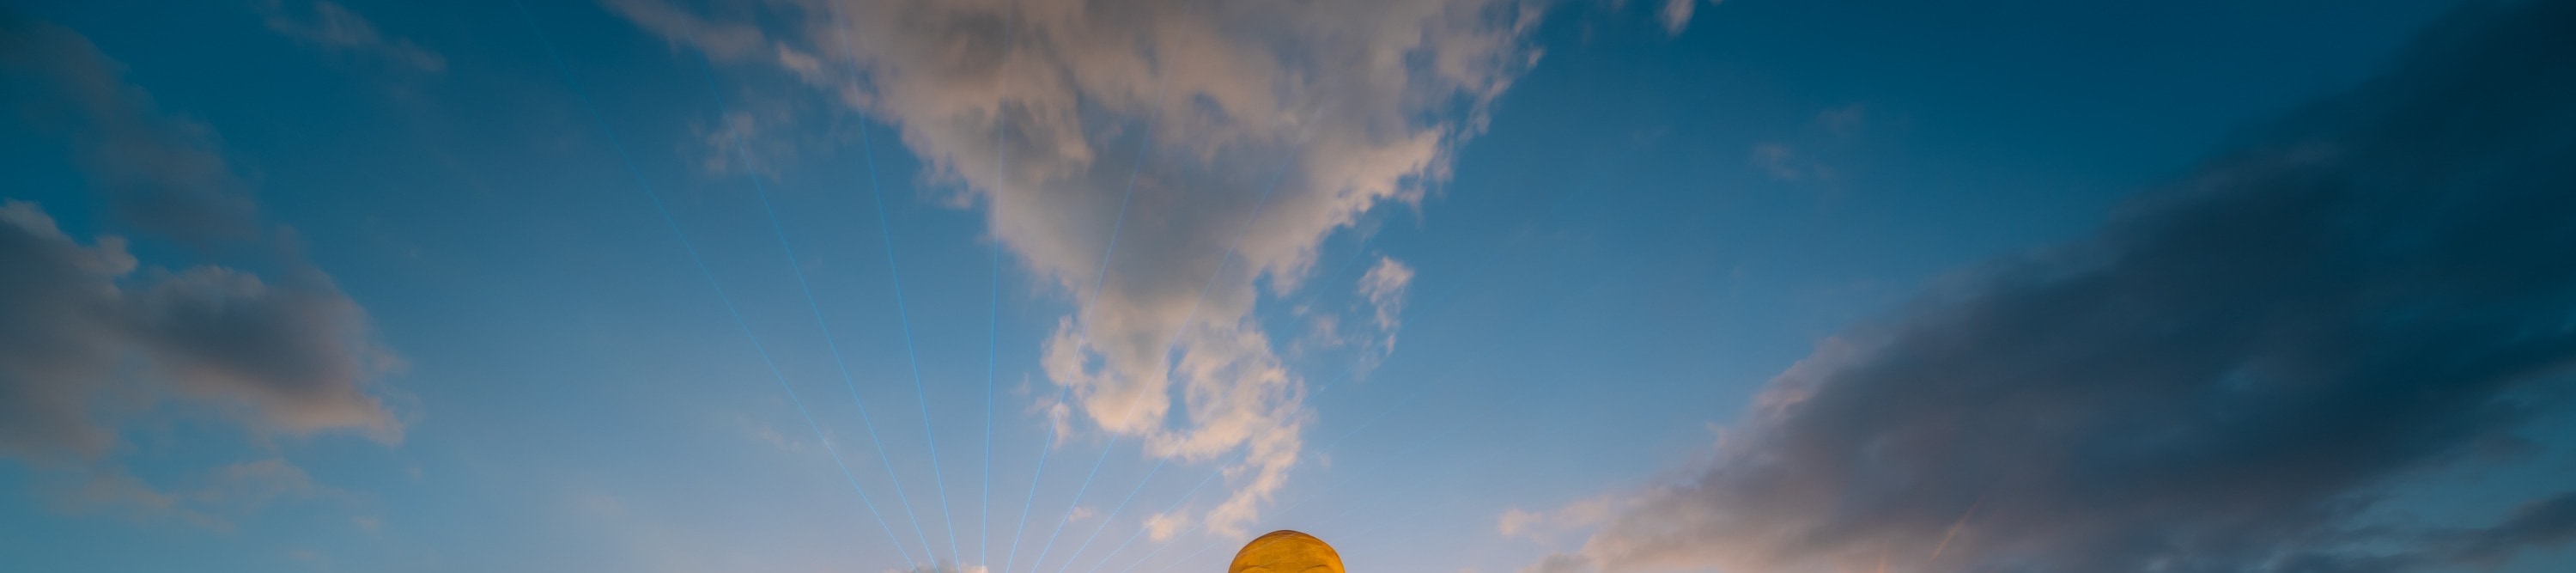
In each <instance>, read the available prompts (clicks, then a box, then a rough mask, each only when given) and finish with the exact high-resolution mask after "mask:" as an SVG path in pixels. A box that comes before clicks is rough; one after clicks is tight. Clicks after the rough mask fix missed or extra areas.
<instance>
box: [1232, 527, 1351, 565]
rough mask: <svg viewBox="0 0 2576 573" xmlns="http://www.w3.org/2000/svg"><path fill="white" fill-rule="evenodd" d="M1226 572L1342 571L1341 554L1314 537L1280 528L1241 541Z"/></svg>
mask: <svg viewBox="0 0 2576 573" xmlns="http://www.w3.org/2000/svg"><path fill="white" fill-rule="evenodd" d="M1225 573H1343V572H1342V554H1340V553H1336V552H1334V551H1333V546H1332V545H1329V544H1326V543H1324V540H1322V539H1316V538H1315V536H1312V535H1307V534H1304V533H1299V532H1295V531H1289V530H1285V529H1282V530H1278V531H1273V532H1270V533H1268V534H1265V535H1262V536H1261V537H1256V538H1253V540H1252V542H1251V543H1246V544H1243V550H1242V551H1238V552H1235V554H1234V564H1232V565H1228V566H1226V568H1225Z"/></svg>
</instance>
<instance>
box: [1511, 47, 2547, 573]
mask: <svg viewBox="0 0 2576 573" xmlns="http://www.w3.org/2000/svg"><path fill="white" fill-rule="evenodd" d="M2570 29H2576V3H2571V2H2564V1H2548V2H2508V3H2479V4H2474V5H2471V6H2470V7H2468V8H2464V9H2463V10H2462V11H2460V12H2458V13H2456V14H2454V15H2452V16H2450V17H2448V18H2447V19H2446V20H2445V21H2443V22H2441V23H2439V24H2438V25H2436V26H2435V27H2433V28H2432V29H2430V30H2429V31H2428V32H2427V33H2426V34H2425V35H2424V36H2423V37H2422V38H2421V39H2419V41H2418V42H2417V43H2416V44H2415V45H2413V46H2412V47H2410V48H2409V51H2408V52H2407V53H2406V54H2405V55H2404V57H2402V58H2401V59H2400V60H2399V61H2397V62H2396V63H2395V67H2394V69H2393V70H2392V71H2390V72H2389V73H2387V74H2386V75H2384V76H2382V77H2380V78H2378V79H2377V80H2375V81H2373V82H2371V83H2369V84H2368V85H2366V86H2364V87H2361V88H2359V89H2357V90H2355V91H2353V92H2351V93H2348V94H2345V95H2342V96H2338V97H2334V98H2330V99H2327V100H2324V101H2321V102H2318V103H2316V104H2315V105H2313V106H2311V107H2310V108H2308V109H2306V110H2304V111H2302V112H2300V113H2298V114H2294V115H2293V116H2292V117H2290V118H2289V119H2287V120H2286V121H2283V122H2281V123H2280V124H2279V125H2276V126H2272V128H2270V129H2268V130H2266V131H2265V132H2264V133H2270V134H2273V136H2271V137H2268V138H2262V139H2260V140H2257V141H2254V142H2252V143H2251V144H2249V145H2248V146H2246V147H2244V148H2241V149H2240V150H2238V151H2236V152H2233V153H2230V154H2226V155H2223V156H2221V157H2220V158H2219V159H2217V160H2215V161H2214V162H2212V163H2211V164H2209V165H2208V166H2207V167H2206V168H2205V169H2203V170H2202V171H2201V172H2199V173H2198V174H2197V175H2195V176H2193V177H2191V178H2189V179H2188V180H2186V181H2184V182H2182V183H2181V184H2180V185H2177V186H2176V187H2174V188H2171V189H2164V190H2160V191H2158V192H2154V193H2149V194H2147V195H2145V196H2143V197H2142V198H2140V199H2139V200H2137V201H2136V202H2135V203H2133V204H2131V205H2130V206H2129V207H2128V208H2127V209H2126V210H2125V211H2124V212H2123V213H2122V214H2121V215H2120V216H2119V217H2117V218H2116V220H2115V221H2114V222H2113V223H2111V224H2109V225H2108V226H2107V227H2106V228H2104V229H2102V230H2101V231H2100V232H2099V233H2098V234H2097V235H2095V236H2093V237H2091V238H2089V239H2087V240H2084V241H2081V242H2077V243H2074V244H2069V245H2064V246H2061V247H2058V248H2054V249H2050V250H2047V251H2045V252H2041V253H2037V254H2032V255H2029V256H2024V257H2019V258H2014V259H2010V260H2005V261H2000V262H1996V263H1994V264H1992V265H1989V266H1987V267H1984V268H1979V269H1975V270H1973V271H1972V272H1970V273H1967V274H1966V276H1964V277H1961V278H1958V279H1957V280H1955V281H1951V282H1949V283H1946V284H1945V285H1943V286H1942V287H1940V288H1936V289H1935V290H1934V292H1932V293H1931V294H1929V295H1926V296H1925V297H1924V298H1923V299H1921V300H1920V301H1918V303H1917V304H1915V305H1914V306H1913V307H1911V308H1910V309H1908V310H1907V311H1905V312H1903V313H1901V314H1900V315H1898V316H1895V317H1893V319H1892V320H1888V321H1886V322H1884V323H1880V324H1877V325H1875V326H1871V327H1865V328H1861V329H1858V330H1856V331H1854V332H1850V333H1847V334H1846V335H1845V336H1841V337H1838V338H1835V339H1832V340H1830V341H1828V342H1827V343H1825V344H1824V345H1822V347H1821V348H1820V349H1819V350H1817V351H1816V352H1815V353H1814V354H1813V355H1811V356H1809V357H1807V358H1806V359H1805V360H1804V361H1802V362H1800V363H1799V364H1797V365H1796V366H1795V367H1793V368H1791V369H1789V370H1788V371H1786V372H1784V373H1782V374H1780V375H1779V376H1778V377H1777V378H1775V379H1774V380H1772V382H1771V383H1770V386H1769V388H1768V389H1767V390H1766V391H1765V392H1764V394H1763V395H1762V396H1761V397H1760V398H1759V400H1758V402H1757V404H1756V405H1755V406H1754V407H1753V408H1752V410H1751V411H1750V412H1749V413H1748V414H1747V416H1746V417H1745V421H1743V422H1742V423H1741V424H1740V425H1738V426H1736V427H1733V428H1730V429H1729V430H1728V433H1727V434H1726V435H1725V436H1724V437H1723V438H1722V439H1721V440H1720V441H1719V444H1718V448H1717V450H1716V451H1715V453H1714V454H1713V457H1712V458H1710V459H1709V460H1707V461H1706V462H1705V464H1704V465H1701V466H1699V467H1698V468H1697V469H1695V470H1692V471H1690V472H1688V473H1687V474H1685V475H1683V476H1680V477H1678V478H1676V479H1672V480H1669V481H1666V482H1664V483H1662V484H1661V485H1657V486H1653V487H1650V488H1647V489H1644V490H1643V491H1637V492H1631V495H1628V496H1625V498H1624V502H1623V503H1621V504H1620V506H1619V507H1620V509H1619V510H1618V511H1616V512H1613V513H1611V514H1609V515H1601V516H1596V517H1594V518H1592V521H1591V523H1593V524H1596V525H1597V529H1595V530H1594V532H1593V533H1592V534H1591V535H1590V537H1589V538H1588V540H1586V541H1585V542H1584V544H1583V545H1582V547H1581V549H1580V550H1579V551H1576V552H1572V553H1567V554H1560V555H1556V556H1552V557H1549V558H1547V559H1545V560H1543V561H1542V562H1541V563H1539V564H1536V565H1533V566H1532V568H1531V569H1532V570H1534V571H1545V572H1558V571H1587V570H1590V571H1608V572H1629V571H1663V570H1684V569H1690V570H1705V569H1715V570H1723V571H1875V570H1887V571H2007V572H2012V571H2034V572H2036V571H2171V572H2255V571H2283V572H2288V571H2309V572H2340V571H2433V570H2457V569H2459V568H2461V567H2464V566H2478V565H2493V564H2498V563H2502V562H2504V561H2505V560H2507V559H2510V558H2511V556H2512V555H2514V554H2516V553H2517V552H2520V551H2524V550H2526V549H2529V548H2534V547H2544V546H2550V545H2556V544H2564V543H2567V542H2568V541H2570V540H2571V538H2576V495H2570V494H2560V495H2556V496H2554V497H2543V498H2540V499H2532V500H2529V504H2528V505H2526V506H2524V507H2523V509H2521V510H2520V511H2517V512H2514V513H2513V514H2512V515H2508V516H2505V517H2504V518H2502V520H2501V521H2499V522H2496V523H2494V524H2493V525H2489V526H2483V527H2466V528H2459V529H2437V528H2431V527H2428V526H2422V525H2409V523H2410V522H2406V521H2397V520H2391V519H2387V518H2385V516H2379V515H2375V514H2373V513H2372V512H2373V511H2374V510H2378V509H2385V507H2384V506H2385V505H2386V504H2384V503H2382V502H2383V501H2384V500H2386V499H2387V498H2388V496H2390V495H2393V494H2394V493H2395V492H2397V491H2398V490H2399V489H2400V488H2402V487H2403V486H2404V485H2405V482H2406V479H2407V478H2408V477H2410V476H2413V475H2419V474H2416V473H2415V472H2419V471H2424V470H2429V469H2433V468H2441V467H2448V466H2452V465H2455V464H2461V463H2472V461H2471V460H2470V458H2471V456H2470V454H2472V453H2474V452H2477V451H2480V450H2481V449H2482V448H2484V447H2486V446H2489V445H2493V444H2497V443H2505V442H2511V441H2513V440H2516V439H2517V437H2516V435H2515V433H2516V431H2517V430H2519V429H2522V428H2524V427H2525V423H2526V422H2529V421H2532V420H2533V419H2535V418H2536V417H2539V416H2544V415H2553V414H2563V413H2565V412H2566V411H2567V410H2566V406H2567V405H2568V404H2567V398H2569V393H2570V391H2571V390H2576V259H2570V258H2569V257H2568V253H2576V192H2570V191H2569V190H2571V189H2576V161H2569V158H2571V157H2576V60H2571V59H2569V58H2566V57H2565V56H2564V54H2569V53H2576V35H2570V34H2567V33H2566V30H2570ZM1540 515H1542V514H1531V513H1525V512H1523V513H1514V514H1512V516H1511V518H1510V519H1509V520H1507V521H1506V523H1505V524H1504V526H1505V527H1506V528H1508V529H1512V530H1514V531H1519V530H1526V529H1528V528H1530V527H1533V521H1534V520H1536V519H1539V517H1534V516H1540Z"/></svg>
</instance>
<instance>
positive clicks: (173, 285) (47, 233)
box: [0, 14, 402, 481]
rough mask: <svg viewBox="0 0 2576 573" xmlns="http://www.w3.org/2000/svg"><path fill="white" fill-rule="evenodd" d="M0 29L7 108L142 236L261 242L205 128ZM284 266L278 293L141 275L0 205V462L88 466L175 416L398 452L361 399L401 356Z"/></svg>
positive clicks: (197, 277) (101, 247)
mask: <svg viewBox="0 0 2576 573" xmlns="http://www.w3.org/2000/svg"><path fill="white" fill-rule="evenodd" d="M0 28H5V33H0V76H5V77H6V78H7V79H8V80H9V82H8V85H9V86H10V88H9V89H8V90H7V91H5V92H0V96H6V102H7V103H8V104H11V105H12V107H15V108H16V109H17V110H19V111H21V112H25V113H26V114H27V115H26V117H27V118H28V119H30V123H31V124H33V125H34V126H36V127H39V128H43V129H67V130H68V131H67V132H66V133H68V135H67V137H66V139H67V140H69V143H70V145H71V147H72V148H73V149H74V151H75V152H76V153H77V154H79V155H80V156H81V157H82V159H83V161H84V163H83V167H85V168H86V169H87V171H88V174H89V175H90V177H91V178H92V180H93V181H94V182H96V183H97V184H98V185H99V187H100V189H101V191H102V192H103V193H104V194H105V195H107V197H108V199H109V201H110V203H111V204H113V205H115V206H117V207H118V208H119V209H120V212H122V213H124V214H125V215H127V216H128V217H129V218H130V219H131V220H132V222H134V223H135V224H136V225H137V226H138V227H139V228H141V229H144V230H147V231H151V232H155V233H159V234H164V235H168V236H171V237H174V238H178V239H181V240H188V241H203V240H210V239H217V238H226V237H233V236H244V235H248V236H255V235H256V232H257V231H256V226H257V222H256V221H255V220H253V216H254V215H255V213H256V211H255V209H253V207H252V205H251V203H250V201H249V196H248V193H247V191H248V189H247V186H246V185H245V184H244V183H243V182H242V181H241V180H240V178H239V177H237V176H235V175H234V174H233V172H232V171H231V168H230V167H229V165H228V162H227V161H226V160H225V159H224V157H223V156H222V155H221V154H220V153H219V152H218V151H217V150H216V148H215V147H214V146H213V141H214V137H213V133H212V132H211V131H209V130H207V129H205V128H204V127H203V126H202V125H198V124H196V123H193V122H189V121H186V120H183V119H177V118H171V117H166V116H164V115H162V114H161V113H159V112H158V111H156V110H155V109H154V108H153V107H152V105H151V102H150V99H149V98H148V97H146V96H145V95H144V94H143V93H142V92H141V90H139V89H137V88H134V87H133V86H130V85H127V84H125V83H124V82H123V80H122V79H120V78H119V75H120V74H121V69H122V68H121V66H120V65H119V64H117V63H116V62H115V61H113V60H111V59H108V58H107V57H106V56H105V55H103V54H100V53H99V52H98V51H97V49H96V48H94V47H93V46H92V45H91V44H90V43H89V41H88V40H87V39H86V38H83V37H82V36H80V35H79V34H77V33H74V32H72V31H70V30H67V29H63V28H61V27H59V26H54V25H51V24H46V23H39V22H32V21H26V20H21V19H15V18H14V17H10V16H7V15H5V14H0ZM66 123H67V124H66ZM288 258H292V257H288ZM281 266H282V267H284V269H285V270H284V272H283V280H277V281H272V280H267V279H263V278H261V277H259V276H256V275H253V274H251V273H248V272H244V271H240V270H236V269H233V268H229V267H223V266H215V265H199V266H194V267H188V268H184V269H177V270H172V269H163V268H157V267H146V266H145V265H143V264H142V262H141V261H138V260H137V259H136V258H135V256H134V255H133V254H132V253H131V252H129V251H128V250H127V248H126V241H125V239H124V238H122V237H118V236H113V235H106V236H99V237H96V238H94V239H93V240H91V241H89V242H88V243H86V244H84V243H83V242H82V241H80V240H78V239H76V238H74V237H72V236H70V235H69V234H67V233H65V232H63V231H62V229H61V228H60V227H59V226H58V225H56V223H55V221H54V219H53V218H52V217H51V216H49V215H47V214H46V213H45V212H44V211H43V210H42V209H40V208H39V207H38V206H37V205H35V204H33V203H28V202H24V201H17V200H8V201H6V202H0V316H6V317H8V319H7V320H5V321H0V454H8V455H15V456H20V457H23V458H27V459H36V460H49V461H68V462H90V461H96V460H98V459H99V458H101V457H102V456H104V455H106V454H107V453H109V450H110V449H111V448H112V447H113V446H114V445H115V443H116V441H117V440H116V424H117V422H118V419H117V417H118V416H119V415H120V414H127V413H132V412H134V411H137V410H138V409H148V407H149V406H150V405H151V404H155V403H165V402H173V401H175V402H182V403H187V404H191V405H198V406H203V407H205V408H208V409H211V410H213V411H217V412H221V413H223V414H224V415H227V416H229V417H231V418H232V419H234V420H236V421H238V422H240V423H241V424H243V425H244V426H245V427H247V428H249V429H251V430H252V431H254V432H256V433H259V434H263V435H281V434H282V435H305V434H310V433H314V432H320V431H328V430H355V431H360V432H364V433H365V434H367V435H369V436H371V437H374V438H375V439H377V440H379V441H384V442H388V443H390V442H393V441H396V440H399V439H400V437H401V430H402V427H401V424H400V423H398V422H397V421H396V420H395V419H394V418H393V416H392V415H390V414H389V413H388V412H387V411H386V410H385V409H384V407H383V405H382V403H381V401H380V400H379V399H378V398H377V397H376V396H375V395H374V394H372V393H371V392H370V381H371V380H372V379H373V378H374V376H375V375H377V374H380V373H381V372H383V371H384V370H385V369H386V368H389V367H391V366H392V365H394V364H395V359H394V358H393V357H392V355H391V354H389V353H387V352H386V351H384V350H383V349H381V348H379V347H377V346H376V345H375V344H374V343H373V342H372V341H371V339H370V335H371V332H370V327H369V326H368V321H367V317H366V313H365V312H364V311H363V310H361V309H360V308H359V307H358V305H357V304H356V303H354V302H352V301H351V300H349V298H348V297H346V296H344V295H343V294H341V292H340V291H339V289H338V287H336V286H334V285H333V284H332V282H331V281H330V279H329V278H328V277H327V276H325V275H323V274H322V273H321V272H320V271H318V270H314V269H312V268H310V267H309V266H307V265H303V264H301V263H300V262H296V261H292V260H290V261H286V263H285V264H283V265H281ZM103 475H104V474H103ZM110 481H114V480H110Z"/></svg>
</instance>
